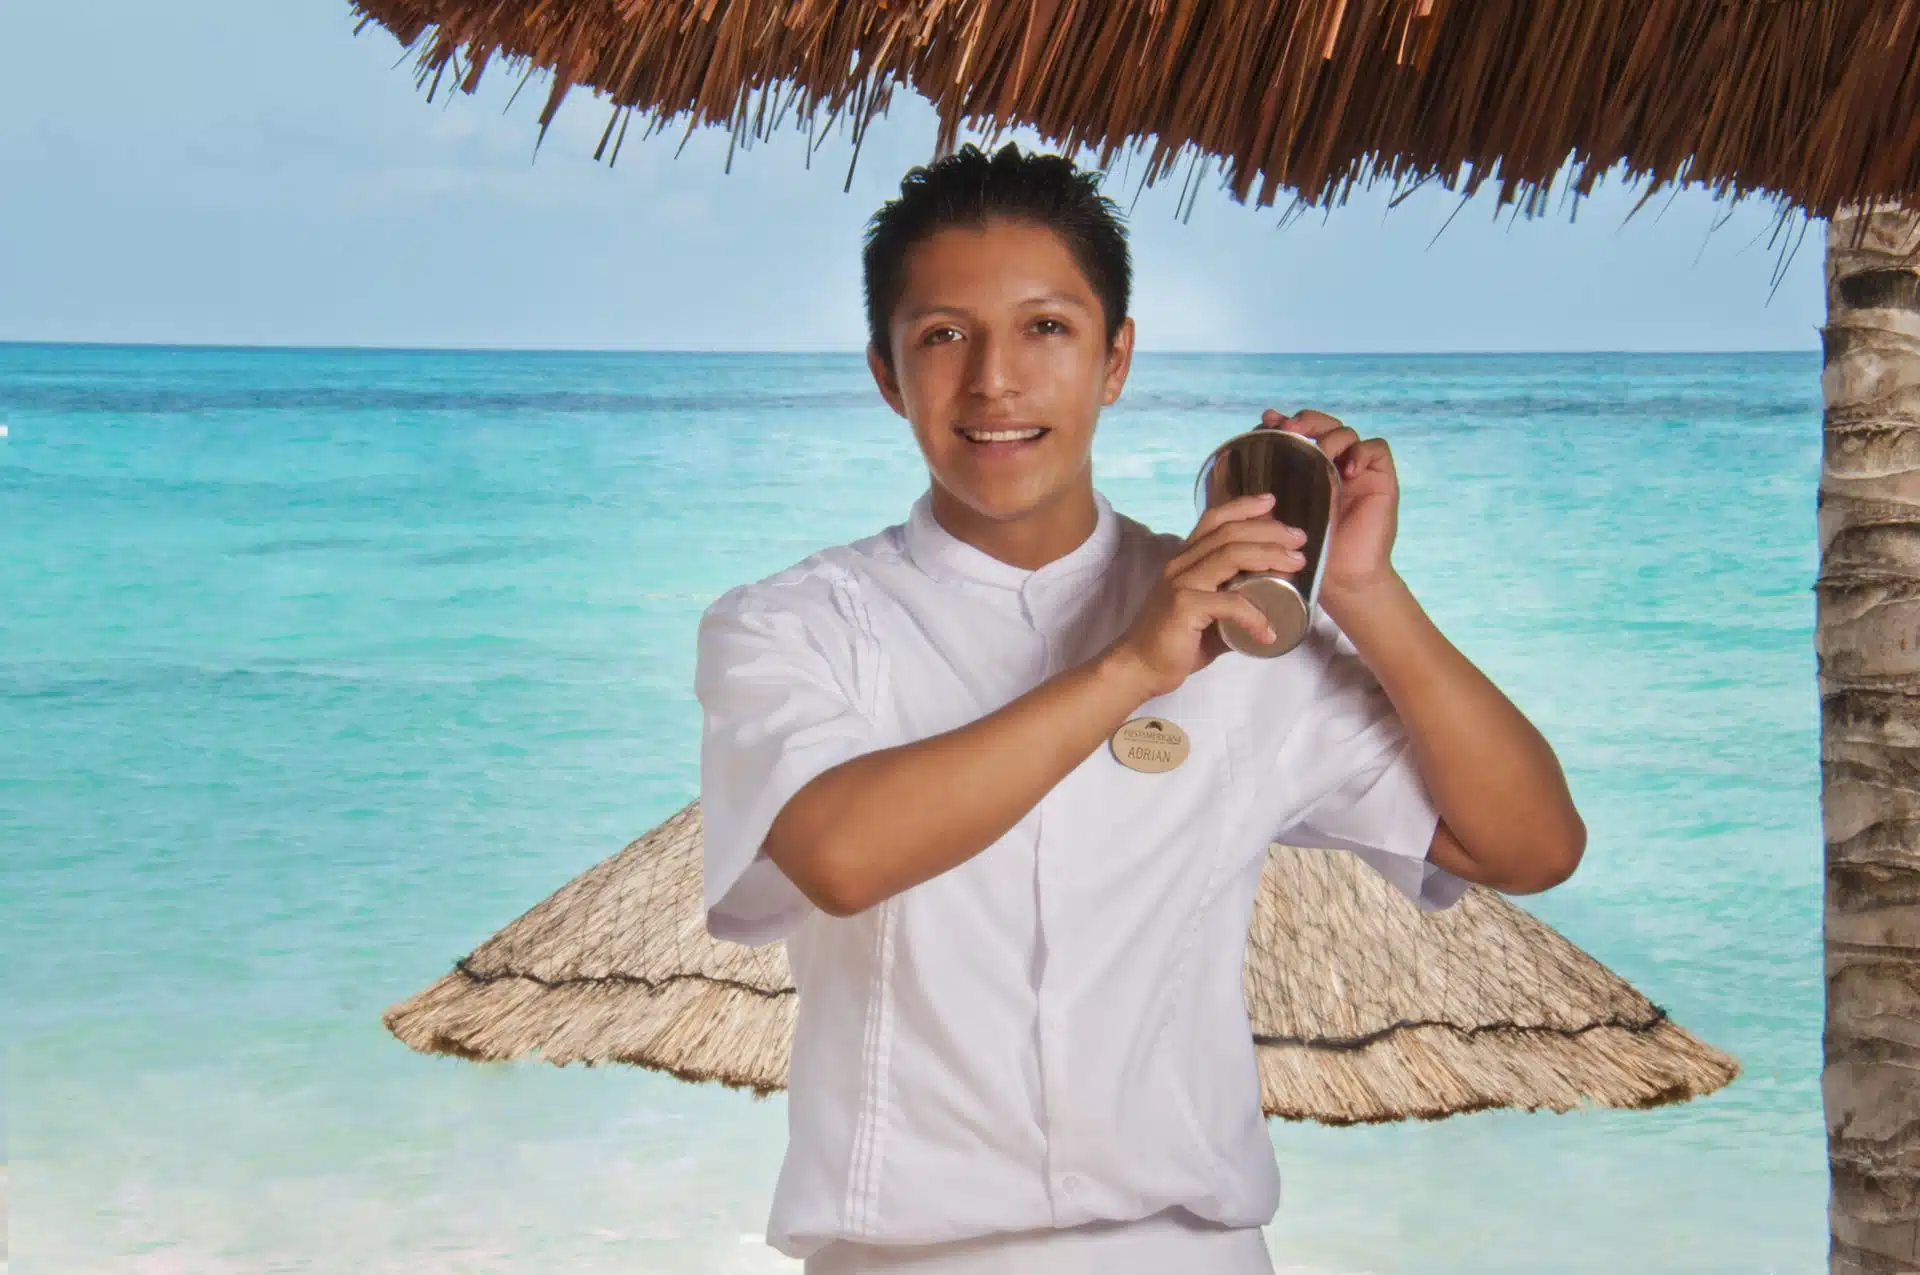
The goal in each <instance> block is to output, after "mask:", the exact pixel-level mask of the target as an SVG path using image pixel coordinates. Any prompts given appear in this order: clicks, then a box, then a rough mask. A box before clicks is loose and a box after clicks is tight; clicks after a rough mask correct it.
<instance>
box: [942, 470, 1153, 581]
mask: <svg viewBox="0 0 1920 1275" xmlns="http://www.w3.org/2000/svg"><path fill="white" fill-rule="evenodd" d="M1093 507H1094V524H1093V534H1091V535H1089V536H1088V537H1087V538H1086V539H1085V540H1082V541H1081V542H1080V543H1079V544H1078V545H1077V546H1075V547H1074V548H1073V549H1072V550H1071V551H1069V552H1068V553H1067V554H1066V555H1064V556H1063V557H1059V558H1055V559H1054V560H1053V561H1052V562H1049V563H1047V564H1046V565H1045V566H1043V567H1039V568H1036V569H1034V570H1031V571H1030V570H1028V569H1027V568H1025V567H1016V566H1014V565H1013V564H1012V563H1010V562H1002V561H1000V559H998V558H996V557H994V556H993V555H992V554H989V553H987V552H986V551H985V550H982V549H977V548H975V547H974V546H972V545H970V544H968V543H967V542H966V541H964V540H961V539H960V538H959V537H957V536H955V535H954V534H953V533H952V532H950V531H948V530H947V529H946V528H945V527H942V526H941V525H940V520H939V519H937V518H935V517H934V516H933V492H932V491H931V489H929V490H928V491H926V492H923V493H922V494H921V496H920V498H919V499H918V500H916V501H914V503H913V513H912V515H911V516H910V517H909V518H908V519H907V552H908V554H910V555H911V556H912V558H913V563H914V565H915V566H917V567H918V568H920V570H921V571H923V572H925V573H926V574H927V575H928V576H931V577H932V578H934V579H936V580H942V581H953V580H968V581H972V582H974V583H977V584H985V585H992V586H995V587H998V588H1002V589H1016V590H1020V591H1022V592H1027V591H1029V590H1031V589H1032V588H1033V587H1034V586H1045V585H1051V584H1054V583H1064V582H1066V581H1068V580H1074V579H1078V578H1080V577H1081V576H1083V575H1085V574H1087V573H1088V572H1091V571H1099V570H1103V569H1104V568H1105V567H1106V566H1107V565H1108V564H1109V563H1111V562H1112V561H1113V557H1114V552H1115V550H1116V549H1118V547H1119V543H1120V519H1119V517H1118V515H1116V514H1115V513H1114V512H1113V506H1112V505H1111V504H1110V503H1108V501H1107V498H1106V497H1105V496H1102V495H1101V494H1100V493H1099V492H1097V491H1096V492H1094V493H1093Z"/></svg>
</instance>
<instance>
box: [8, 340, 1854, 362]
mask: <svg viewBox="0 0 1920 1275" xmlns="http://www.w3.org/2000/svg"><path fill="white" fill-rule="evenodd" d="M0 349H22V350H144V351H156V352H167V351H179V352H192V353H208V354H219V353H250V354H409V355H421V354H554V355H593V356H602V357H619V358H631V357H635V356H641V357H659V358H824V357H845V358H856V359H857V358H862V357H864V355H865V350H864V349H854V348H847V347H832V348H811V349H801V348H795V349H667V348H664V347H657V348H656V347H633V348H628V347H622V346H599V347H594V346H533V345H524V346H523V345H297V344H296V345H275V344H248V343H228V342H195V341H185V342H177V341H43V340H14V339H0ZM1818 353H1820V348H1819V346H1817V345H1811V346H1801V347H1772V348H1760V349H1664V348H1663V349H1651V348H1650V349H1611V350H1607V349H1574V348H1568V349H1548V350H1496V349H1459V350H1226V349H1221V350H1154V349H1139V348H1136V350H1135V356H1136V357H1149V358H1316V359H1326V358H1331V359H1346V358H1351V359H1381V358H1409V359H1440V358H1541V359H1551V358H1569V357H1582V356H1585V357H1592V356H1611V357H1635V358H1679V357H1692V358H1751V357H1753V356H1756V355H1771V354H1782V355H1785V354H1818Z"/></svg>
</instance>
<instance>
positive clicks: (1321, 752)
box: [1275, 617, 1468, 911]
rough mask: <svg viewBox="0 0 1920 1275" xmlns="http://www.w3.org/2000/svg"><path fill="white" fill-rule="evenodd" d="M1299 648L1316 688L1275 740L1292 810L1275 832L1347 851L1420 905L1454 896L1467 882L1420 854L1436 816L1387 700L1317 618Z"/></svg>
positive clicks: (1347, 646) (1432, 905)
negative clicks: (1292, 723) (1282, 826)
mask: <svg viewBox="0 0 1920 1275" xmlns="http://www.w3.org/2000/svg"><path fill="white" fill-rule="evenodd" d="M1300 655H1301V657H1302V659H1303V660H1307V661H1311V667H1312V679H1313V693H1312V694H1311V696H1310V697H1309V700H1308V702H1307V704H1306V707H1305V709H1304V710H1303V711H1302V713H1301V715H1300V718H1299V719H1298V721H1297V722H1296V723H1295V724H1294V725H1293V726H1292V727H1291V728H1290V729H1289V730H1288V732H1287V734H1286V736H1285V737H1284V739H1283V740H1282V742H1281V746H1280V757H1279V766H1280V776H1281V781H1282V784H1283V786H1284V787H1285V789H1286V790H1287V791H1288V793H1289V794H1290V796H1291V800H1290V802H1289V805H1290V806H1291V807H1292V813H1291V814H1290V815H1289V816H1288V817H1287V819H1286V821H1285V822H1286V826H1285V827H1284V828H1282V829H1281V831H1280V832H1279V834H1278V836H1277V837H1276V838H1275V839H1276V840H1278V841H1280V842H1282V843H1283V844H1286V845H1293V846H1304V847H1309V848H1314V849H1323V850H1345V851H1349V852H1351V853H1352V854H1355V855H1357V856H1359V857H1360V858H1361V859H1362V860H1364V861H1365V862H1366V863H1367V864H1368V866H1370V867H1372V868H1373V869H1374V870H1375V871H1376V872H1378V873H1379V874H1380V875H1381V876H1383V877H1385V878H1386V879H1387V881H1388V882H1390V883H1391V884H1392V885H1393V886H1394V887H1395V888H1396V889H1398V890H1399V891H1400V892H1401V893H1402V894H1404V895H1406V896H1407V897H1408V898H1409V899H1411V900H1413V902H1414V903H1416V904H1418V905H1419V906H1420V907H1421V908H1422V909H1424V910H1428V911H1433V910H1437V909H1440V908H1445V907H1448V906H1449V905H1451V904H1453V903H1454V902H1455V901H1457V900H1458V899H1459V898H1460V896H1461V895H1463V894H1465V893H1466V890H1467V885H1468V882H1467V881H1465V880H1464V879H1462V878H1460V877H1457V876H1455V875H1454V874H1452V873H1451V872H1448V871H1446V870H1445V869H1443V868H1439V867H1435V866H1434V865H1433V864H1432V863H1429V862H1428V861H1427V851H1428V848H1429V847H1430V846H1431V845H1432V844H1433V834H1434V830H1435V829H1436V828H1437V827H1438V826H1439V823H1440V815H1439V812H1438V811H1437V810H1436V809H1435V808H1434V805H1433V800H1432V798H1431V796H1430V795H1429V794H1428V792H1427V786H1426V782H1425V780H1423V779H1422V778H1421V777H1420V772H1419V769H1418V768H1417V767H1416V766H1415V764H1414V758H1413V749H1412V743H1411V741H1410V740H1409V739H1408V737H1407V733H1406V729H1405V726H1404V725H1403V723H1402V722H1401V720H1400V715H1399V713H1398V712H1397V711H1396V710H1395V709H1394V707H1393V701H1391V700H1390V699H1388V698H1387V693H1386V691H1385V690H1383V689H1382V688H1381V686H1380V683H1379V681H1378V679H1376V678H1375V677H1374V675H1373V671H1372V670H1371V669H1369V668H1368V667H1367V666H1366V663H1365V662H1364V661H1363V660H1362V659H1361V658H1360V656H1359V653H1358V652H1357V651H1355V650H1354V648H1353V645H1352V644H1351V643H1350V642H1348V641H1347V640H1346V638H1345V636H1344V635H1342V634H1341V633H1340V632H1339V630H1337V629H1335V628H1334V627H1333V626H1332V624H1331V622H1330V621H1325V620H1324V617H1322V622H1321V623H1318V624H1316V625H1315V627H1314V629H1313V630H1312V632H1311V633H1310V634H1309V637H1308V640H1307V642H1306V643H1303V644H1302V646H1301V648H1300Z"/></svg>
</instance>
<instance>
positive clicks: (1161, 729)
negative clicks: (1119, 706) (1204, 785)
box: [1108, 717, 1192, 775]
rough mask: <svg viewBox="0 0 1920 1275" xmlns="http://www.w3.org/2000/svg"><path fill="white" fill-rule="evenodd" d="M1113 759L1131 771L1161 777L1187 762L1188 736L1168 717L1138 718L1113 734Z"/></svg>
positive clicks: (1189, 748)
mask: <svg viewBox="0 0 1920 1275" xmlns="http://www.w3.org/2000/svg"><path fill="white" fill-rule="evenodd" d="M1108 746H1109V747H1111V748H1112V749H1113V758H1114V760H1115V761H1117V762H1119V763H1120V764H1121V765H1122V766H1125V767H1126V768H1127V769H1128V770H1138V771H1141V772H1143V773H1145V774H1149V775H1157V774H1160V773H1162V772H1164V771H1169V770H1172V769H1173V768H1174V767H1175V766H1178V765H1179V764H1180V763H1181V762H1183V761H1185V760H1186V759H1187V753H1188V752H1189V751H1191V748H1192V746H1191V744H1189V743H1188V741H1187V732H1185V731H1183V730H1181V729H1180V728H1179V727H1178V726H1175V725H1174V724H1173V723H1172V722H1170V721H1168V720H1167V719H1166V718H1164V717H1136V718H1134V719H1133V720H1132V721H1130V722H1126V723H1124V724H1123V725H1122V726H1121V727H1120V729H1119V730H1117V731H1115V732H1113V738H1112V739H1111V740H1109V741H1108Z"/></svg>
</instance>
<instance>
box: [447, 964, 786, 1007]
mask: <svg viewBox="0 0 1920 1275" xmlns="http://www.w3.org/2000/svg"><path fill="white" fill-rule="evenodd" d="M469 960H470V958H468V957H465V956H463V957H461V958H460V959H459V960H457V961H455V962H454V963H453V968H454V969H455V971H457V972H458V973H461V974H464V975H466V976H467V977H468V978H470V979H472V980H473V981H474V982H476V983H498V982H502V981H504V980H506V979H510V978H518V979H524V980H525V981H527V982H529V983H538V984H539V985H540V986H542V987H545V988H549V989H552V988H558V987H578V986H582V985H586V984H592V983H626V984H629V985H630V986H634V987H641V988H645V989H646V990H647V991H649V992H657V991H660V990H661V989H662V988H666V987H671V986H672V985H673V984H675V983H685V982H689V981H692V982H699V983H712V984H713V985H714V986H716V987H731V988H733V989H735V990H736V991H742V992H752V993H753V994H754V995H755V996H764V997H766V998H767V999H768V1000H773V999H775V998H776V997H780V996H791V995H793V993H794V989H793V988H791V987H776V988H772V989H768V988H765V987H755V986H754V985H753V984H752V983H742V982H741V981H740V980H738V979H733V978H715V977H714V976H713V975H711V974H696V973H693V972H691V971H690V972H688V973H685V974H669V975H667V976H666V977H665V978H647V977H645V976H644V975H640V974H570V975H568V976H567V977H566V978H541V977H540V976H539V975H538V974H526V973H522V972H521V971H519V970H501V971H499V972H498V973H493V974H487V973H483V972H481V971H480V970H477V969H474V968H473V966H472V965H471V964H469Z"/></svg>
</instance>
